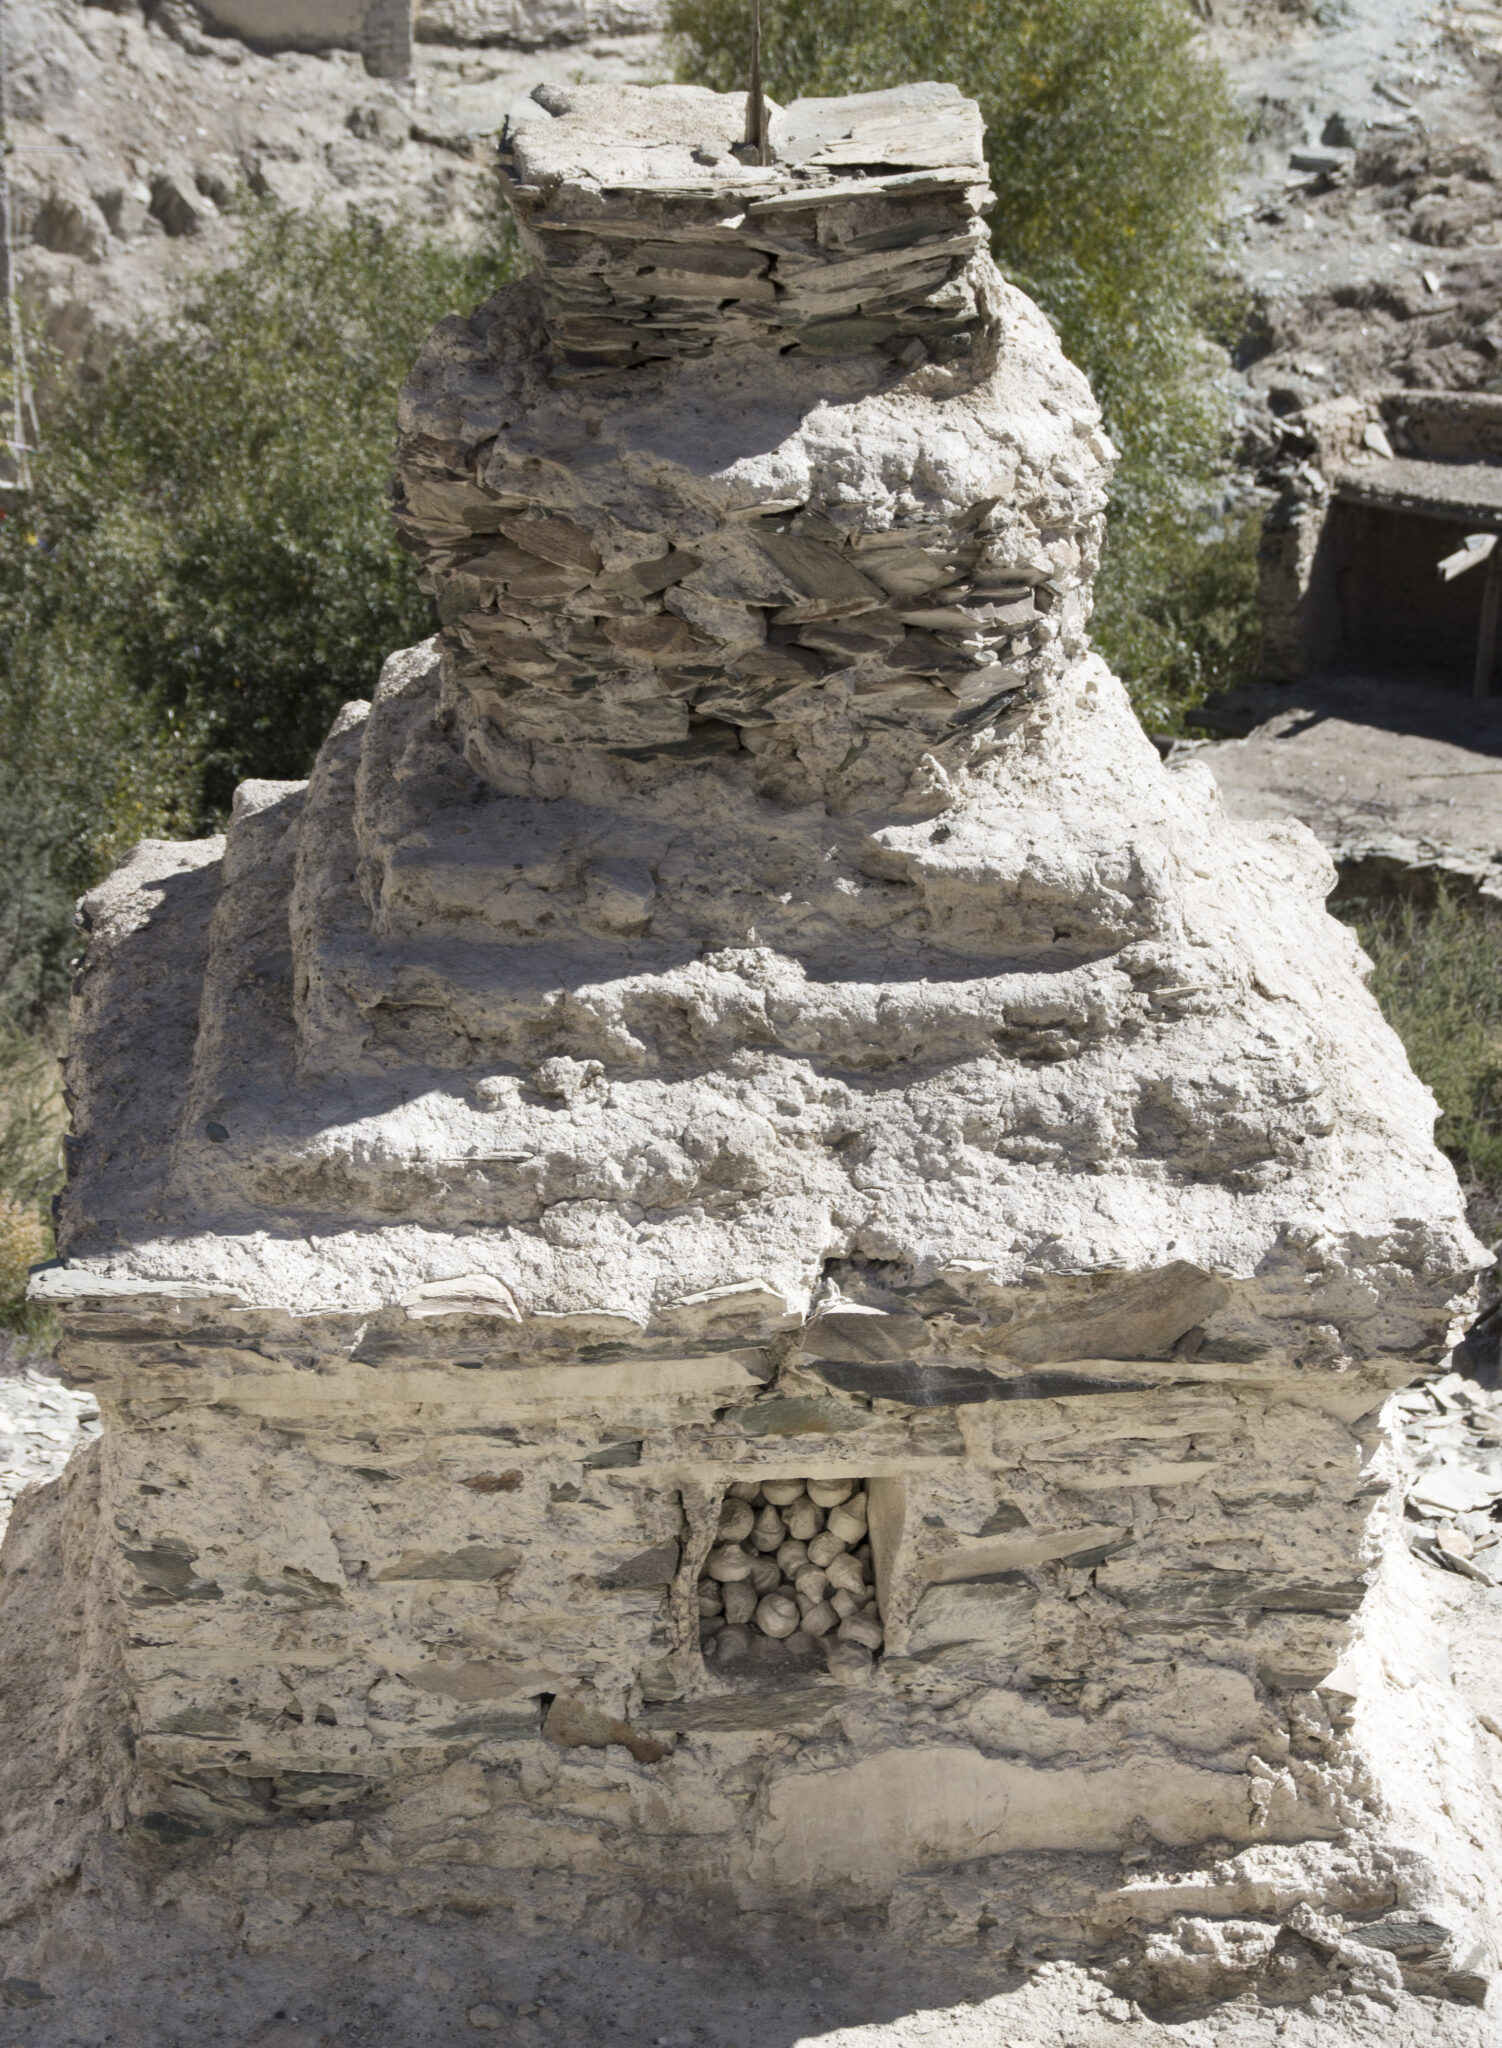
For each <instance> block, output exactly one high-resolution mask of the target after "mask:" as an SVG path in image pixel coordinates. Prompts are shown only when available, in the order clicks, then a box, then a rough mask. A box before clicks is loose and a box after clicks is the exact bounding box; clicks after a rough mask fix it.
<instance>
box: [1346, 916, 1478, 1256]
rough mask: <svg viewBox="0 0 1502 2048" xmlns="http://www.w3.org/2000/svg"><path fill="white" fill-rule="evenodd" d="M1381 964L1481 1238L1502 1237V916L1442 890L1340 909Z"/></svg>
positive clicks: (1378, 990)
mask: <svg viewBox="0 0 1502 2048" xmlns="http://www.w3.org/2000/svg"><path fill="white" fill-rule="evenodd" d="M1336 907H1337V908H1338V909H1339V910H1340V914H1341V915H1342V916H1343V917H1345V918H1346V919H1347V921H1348V922H1349V923H1350V924H1352V925H1353V926H1354V927H1355V930H1356V933H1357V936H1358V937H1359V938H1360V940H1361V943H1362V945H1363V946H1364V947H1365V948H1366V950H1367V952H1368V953H1369V954H1370V956H1371V958H1372V962H1373V966H1374V970H1375V971H1374V973H1373V975H1372V980H1371V989H1372V993H1373V994H1374V995H1375V996H1376V998H1377V1001H1378V1002H1379V1003H1380V1004H1381V1006H1382V1012H1383V1015H1384V1016H1385V1017H1386V1018H1387V1021H1388V1022H1389V1024H1391V1025H1392V1027H1393V1029H1394V1030H1395V1031H1396V1032H1397V1034H1398V1036H1399V1038H1401V1039H1402V1041H1403V1044H1404V1047H1405V1049H1406V1051H1407V1053H1408V1057H1409V1060H1410V1061H1411V1063H1412V1065H1413V1070H1414V1072H1415V1073H1416V1074H1417V1075H1418V1077H1419V1079H1420V1080H1421V1081H1426V1082H1427V1083H1428V1084H1429V1086H1430V1087H1431V1088H1432V1089H1433V1090H1434V1094H1435V1098H1436V1100H1437V1101H1438V1103H1439V1109H1440V1116H1439V1122H1438V1124H1437V1125H1436V1126H1435V1137H1436V1138H1437V1139H1438V1141H1439V1144H1440V1146H1441V1147H1442V1148H1443V1150H1444V1151H1445V1152H1446V1153H1447V1154H1448V1155H1449V1157H1450V1158H1451V1159H1452V1160H1453V1161H1454V1163H1455V1169H1456V1171H1457V1172H1458V1173H1459V1175H1460V1181H1461V1186H1462V1187H1463V1188H1464V1189H1465V1192H1466V1197H1467V1201H1468V1203H1469V1206H1470V1213H1471V1222H1472V1226H1473V1227H1474V1229H1475V1231H1476V1233H1477V1235H1478V1236H1479V1237H1481V1238H1483V1239H1484V1240H1485V1241H1486V1242H1487V1243H1488V1244H1491V1243H1494V1242H1495V1241H1496V1239H1497V1238H1498V1237H1499V1236H1502V921H1499V920H1498V919H1497V917H1496V915H1495V914H1494V913H1490V912H1487V911H1484V910H1481V909H1477V908H1475V907H1472V906H1468V905H1467V904H1465V903H1463V902H1459V901H1457V900H1456V899H1455V898H1454V897H1453V896H1450V895H1448V894H1446V893H1444V892H1441V893H1440V895H1439V896H1438V897H1437V899H1436V900H1435V902H1434V903H1433V904H1432V905H1424V904H1415V903H1411V902H1405V903H1402V904H1397V905H1392V904H1371V903H1358V904H1351V905H1346V906H1340V905H1338V906H1336Z"/></svg>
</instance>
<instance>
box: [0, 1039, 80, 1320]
mask: <svg viewBox="0 0 1502 2048" xmlns="http://www.w3.org/2000/svg"><path fill="white" fill-rule="evenodd" d="M67 1127H68V1112H67V1106H66V1104H65V1103H64V1100H63V1085H62V1071H61V1068H60V1067H59V1065H58V1058H57V1054H56V1052H55V1050H54V1048H53V1044H52V1040H51V1036H50V1034H45V1033H44V1034H41V1035H37V1036H33V1035H31V1034H28V1033H24V1032H19V1031H13V1032H9V1033H5V1034H3V1035H0V1328H6V1329H12V1330H16V1331H18V1332H21V1333H24V1334H25V1335H27V1336H29V1337H31V1338H33V1339H34V1340H37V1341H41V1340H44V1339H45V1338H46V1336H47V1335H48V1333H49V1328H50V1318H49V1317H47V1316H46V1315H44V1314H43V1313H41V1312H39V1311H38V1310H36V1309H34V1308H29V1307H28V1306H27V1304H26V1276H27V1269H28V1268H29V1267H31V1266H33V1265H36V1264H37V1263H38V1261H40V1260H42V1259H46V1258H50V1257H51V1254H52V1220H51V1205H52V1197H53V1195H54V1193H55V1192H56V1191H57V1189H58V1187H59V1186H60V1185H61V1183H62V1138H63V1133H64V1131H65V1130H66V1129H67Z"/></svg>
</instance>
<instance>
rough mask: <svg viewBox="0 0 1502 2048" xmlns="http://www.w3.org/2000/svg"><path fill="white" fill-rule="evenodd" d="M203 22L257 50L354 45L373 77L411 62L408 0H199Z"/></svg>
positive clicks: (399, 74)
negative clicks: (310, 3) (309, 2)
mask: <svg viewBox="0 0 1502 2048" xmlns="http://www.w3.org/2000/svg"><path fill="white" fill-rule="evenodd" d="M198 11H199V13H200V14H201V15H202V17H203V19H204V22H205V24H206V25H207V26H208V27H210V28H211V29H219V30H220V31H222V32H223V33H224V34H226V35H232V36H239V37H241V38H242V39H243V40H244V41H245V42H247V43H248V44H250V46H251V47H252V48H253V49H258V50H338V49H344V50H358V51H359V52H360V53H361V55H362V56H363V57H364V59H365V66H366V69H367V70H368V71H369V72H371V74H372V75H373V76H375V77H377V78H404V77H405V76H406V75H407V73H408V71H410V70H411V68H412V0H314V4H312V5H308V4H306V0H198Z"/></svg>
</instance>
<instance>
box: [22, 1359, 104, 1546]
mask: <svg viewBox="0 0 1502 2048" xmlns="http://www.w3.org/2000/svg"><path fill="white" fill-rule="evenodd" d="M98 1434H99V1409H98V1407H97V1406H96V1404H95V1401H94V1397H93V1395H92V1394H87V1393H83V1392H81V1391H80V1390H78V1389H76V1388H73V1387H68V1386H64V1385H63V1383H62V1381H61V1380H58V1379H55V1378H54V1377H53V1375H52V1374H51V1373H50V1372H48V1371H47V1370H46V1369H45V1367H44V1366H42V1365H41V1364H39V1363H37V1362H36V1361H34V1360H30V1359H27V1358H25V1357H24V1355H23V1354H22V1352H21V1351H20V1350H19V1349H18V1348H17V1347H16V1346H15V1345H13V1344H10V1343H8V1342H7V1340H6V1338H5V1337H4V1336H3V1334H0V1536H3V1535H4V1533H5V1525H6V1523H7V1522H8V1521H9V1519H10V1511H11V1509H12V1507H13V1506H14V1505H15V1501H16V1497H17V1495H18V1494H20V1493H21V1492H22V1491H23V1490H24V1489H25V1488H26V1487H28V1486H42V1485H45V1484H46V1482H47V1481H48V1480H49V1479H56V1478H57V1476H58V1474H59V1473H60V1472H61V1471H62V1469H63V1467H64V1466H65V1465H66V1464H67V1462H68V1460H69V1458H71V1457H72V1455H73V1453H74V1451H75V1450H77V1449H78V1448H79V1447H80V1445H82V1444H85V1443H87V1442H89V1440H90V1439H91V1438H93V1437H95V1436H97V1435H98Z"/></svg>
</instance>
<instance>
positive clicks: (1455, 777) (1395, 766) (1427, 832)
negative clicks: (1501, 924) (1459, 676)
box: [1171, 676, 1502, 894]
mask: <svg viewBox="0 0 1502 2048" xmlns="http://www.w3.org/2000/svg"><path fill="white" fill-rule="evenodd" d="M1209 715H1210V717H1211V718H1214V719H1217V720H1218V721H1219V722H1220V723H1221V724H1222V725H1224V726H1228V727H1233V728H1234V727H1235V726H1237V725H1239V726H1240V727H1241V730H1242V731H1243V732H1244V733H1245V737H1237V738H1226V739H1222V740H1211V741H1208V742H1207V741H1191V742H1189V743H1188V744H1185V743H1183V742H1181V743H1179V745H1177V746H1176V747H1175V748H1174V750H1173V754H1172V756H1171V759H1172V760H1173V761H1174V762H1175V763H1180V762H1185V761H1189V760H1197V761H1201V762H1203V763H1204V764H1205V766H1206V767H1208V768H1209V769H1210V772H1211V773H1212V774H1213V775H1214V777H1215V780H1216V783H1217V784H1218V786H1219V789H1220V793H1221V797H1222V799H1223V800H1224V803H1225V806H1226V809H1227V810H1228V811H1229V812H1230V814H1231V816H1232V817H1233V818H1241V819H1247V820H1253V819H1264V818H1298V819H1301V820H1302V821H1303V823H1304V824H1306V825H1307V826H1308V827H1309V829H1310V830H1311V831H1312V832H1313V833H1314V834H1315V836H1316V838H1318V839H1320V840H1321V841H1322V842H1323V843H1324V844H1325V845H1326V846H1327V847H1328V848H1329V849H1330V851H1331V852H1332V853H1333V854H1334V855H1335V857H1336V859H1337V860H1338V861H1339V862H1340V863H1341V865H1342V866H1343V867H1349V866H1354V865H1356V864H1357V863H1362V864H1366V863H1372V862H1375V863H1377V864H1378V865H1379V866H1380V865H1389V866H1391V867H1392V868H1393V869H1394V870H1395V871H1399V870H1405V869H1411V870H1417V869H1422V868H1436V869H1439V870H1443V871H1453V872H1454V873H1455V875H1456V877H1457V880H1459V881H1460V882H1461V883H1462V885H1463V886H1469V887H1473V888H1477V889H1480V890H1481V892H1482V893H1485V894H1490V893H1491V892H1492V889H1493V887H1502V699H1496V700H1492V699H1482V700H1481V701H1479V702H1478V701H1477V700H1476V699H1475V698H1473V697H1471V696H1469V695H1466V694H1462V693H1461V691H1459V690H1458V689H1455V688H1454V687H1451V688H1443V687H1440V686H1438V685H1436V686H1434V687H1425V686H1424V685H1422V684H1418V683H1394V682H1388V681H1382V680H1378V679H1375V678H1369V677H1361V676H1350V677H1346V678H1342V679H1339V680H1334V681H1330V682H1324V683H1317V684H1309V683H1298V684H1292V685H1290V686H1288V687H1287V688H1282V689H1280V688H1275V687H1269V688H1265V689H1260V690H1247V691H1238V692H1236V693H1235V695H1234V696H1233V697H1228V698H1226V699H1223V700H1220V702H1219V703H1218V704H1216V705H1214V706H1212V707H1210V708H1209Z"/></svg>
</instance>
